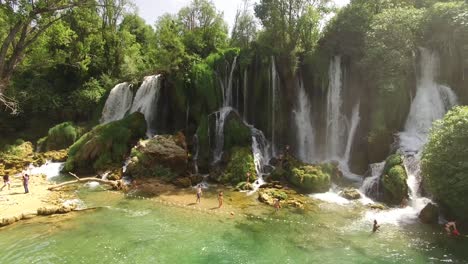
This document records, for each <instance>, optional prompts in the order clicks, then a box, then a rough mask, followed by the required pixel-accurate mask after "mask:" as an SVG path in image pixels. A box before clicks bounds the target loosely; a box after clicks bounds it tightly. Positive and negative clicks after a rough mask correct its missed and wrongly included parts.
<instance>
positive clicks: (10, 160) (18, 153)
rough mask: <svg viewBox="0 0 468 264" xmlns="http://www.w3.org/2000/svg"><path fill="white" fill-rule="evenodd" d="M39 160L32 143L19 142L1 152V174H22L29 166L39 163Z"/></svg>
mask: <svg viewBox="0 0 468 264" xmlns="http://www.w3.org/2000/svg"><path fill="white" fill-rule="evenodd" d="M37 160H38V157H37V156H36V155H35V154H34V150H33V145H32V143H31V142H24V141H22V140H18V141H17V142H15V144H14V145H7V146H5V148H4V149H3V151H2V152H0V174H2V175H3V173H9V174H16V173H20V172H21V171H22V170H23V169H24V168H25V167H27V166H28V165H29V164H31V163H37V162H36V161H37ZM39 163H41V162H39Z"/></svg>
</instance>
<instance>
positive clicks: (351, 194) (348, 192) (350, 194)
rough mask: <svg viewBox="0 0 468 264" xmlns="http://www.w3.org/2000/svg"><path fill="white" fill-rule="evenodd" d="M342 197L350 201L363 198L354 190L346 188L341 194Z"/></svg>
mask: <svg viewBox="0 0 468 264" xmlns="http://www.w3.org/2000/svg"><path fill="white" fill-rule="evenodd" d="M340 196H341V197H343V198H346V199H348V200H357V199H360V198H361V194H360V193H359V192H358V191H357V190H356V189H354V188H346V189H343V190H342V191H341V192H340Z"/></svg>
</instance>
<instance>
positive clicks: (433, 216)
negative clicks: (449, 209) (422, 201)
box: [418, 203, 439, 224]
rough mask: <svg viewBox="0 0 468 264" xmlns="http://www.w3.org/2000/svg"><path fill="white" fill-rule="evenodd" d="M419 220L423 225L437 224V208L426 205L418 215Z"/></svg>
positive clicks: (432, 205)
mask: <svg viewBox="0 0 468 264" xmlns="http://www.w3.org/2000/svg"><path fill="white" fill-rule="evenodd" d="M418 217H419V219H420V220H421V222H423V223H425V224H437V222H438V221H439V207H437V205H435V204H433V203H428V204H427V205H426V206H425V207H424V208H423V209H422V210H421V212H420V213H419V216H418Z"/></svg>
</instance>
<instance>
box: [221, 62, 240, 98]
mask: <svg viewBox="0 0 468 264" xmlns="http://www.w3.org/2000/svg"><path fill="white" fill-rule="evenodd" d="M236 65H237V56H236V57H234V59H233V60H232V63H231V67H230V68H228V70H229V75H227V76H224V78H223V79H221V78H219V77H218V79H219V83H220V85H221V92H222V93H223V106H225V107H226V106H233V103H234V102H233V100H232V83H233V82H232V80H233V77H234V70H235V69H236Z"/></svg>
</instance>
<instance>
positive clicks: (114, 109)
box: [100, 82, 133, 124]
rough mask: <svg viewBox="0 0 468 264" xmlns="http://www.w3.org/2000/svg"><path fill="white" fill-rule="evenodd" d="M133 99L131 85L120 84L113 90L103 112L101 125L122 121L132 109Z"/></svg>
mask: <svg viewBox="0 0 468 264" xmlns="http://www.w3.org/2000/svg"><path fill="white" fill-rule="evenodd" d="M132 99H133V92H132V89H131V84H129V83H126V82H124V83H119V84H117V85H116V86H115V87H114V88H112V90H111V91H110V93H109V97H107V100H106V104H105V105H104V109H103V110H102V116H101V119H100V122H101V124H106V123H109V122H111V121H116V120H120V119H122V118H123V117H124V116H125V114H127V112H128V111H129V110H130V108H131V107H132Z"/></svg>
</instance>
